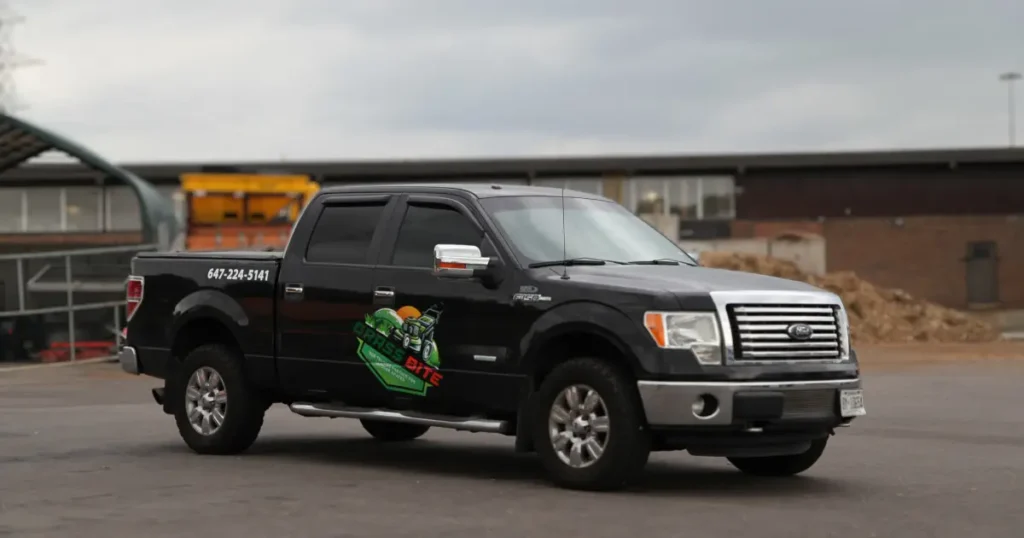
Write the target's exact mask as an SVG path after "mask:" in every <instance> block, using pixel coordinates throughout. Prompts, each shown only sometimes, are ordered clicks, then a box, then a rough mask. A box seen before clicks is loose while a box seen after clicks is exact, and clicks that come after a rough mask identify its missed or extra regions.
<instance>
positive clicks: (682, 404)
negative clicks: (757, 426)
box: [637, 378, 861, 426]
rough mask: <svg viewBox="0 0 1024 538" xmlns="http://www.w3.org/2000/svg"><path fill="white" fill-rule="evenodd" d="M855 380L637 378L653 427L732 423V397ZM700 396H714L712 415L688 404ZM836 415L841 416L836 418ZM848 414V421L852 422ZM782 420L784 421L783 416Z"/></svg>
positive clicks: (855, 382) (843, 385)
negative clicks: (698, 413)
mask: <svg viewBox="0 0 1024 538" xmlns="http://www.w3.org/2000/svg"><path fill="white" fill-rule="evenodd" d="M859 388H861V381H860V379H859V378H857V379H832V380H824V381H772V382H761V381H707V382H699V381H695V382H690V381H637V389H638V391H639V393H640V400H641V402H642V403H643V408H644V414H645V416H646V417H647V422H648V424H650V425H652V426H731V425H734V423H733V420H734V418H733V407H732V406H733V397H734V396H735V395H736V394H740V393H744V392H761V391H776V392H780V391H781V392H788V393H795V392H801V391H812V390H822V389H824V390H835V391H839V390H843V389H859ZM702 395H710V396H713V397H714V398H715V399H716V400H717V401H718V409H717V410H716V411H715V413H713V414H712V415H711V416H708V417H698V416H696V415H694V414H693V411H692V409H691V405H692V404H693V403H694V402H695V401H696V400H697V399H698V398H699V397H700V396H702ZM837 418H842V417H838V414H837ZM853 418H854V417H850V418H849V419H848V420H847V422H849V421H852V420H853ZM781 420H783V421H785V420H787V417H786V415H783V417H782V419H781Z"/></svg>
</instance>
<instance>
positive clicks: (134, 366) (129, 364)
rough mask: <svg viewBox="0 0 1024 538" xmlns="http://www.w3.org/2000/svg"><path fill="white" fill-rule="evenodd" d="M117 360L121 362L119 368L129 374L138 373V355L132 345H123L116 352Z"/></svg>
mask: <svg viewBox="0 0 1024 538" xmlns="http://www.w3.org/2000/svg"><path fill="white" fill-rule="evenodd" d="M117 362H120V363H121V369H122V370H124V371H125V372H128V373H129V374H135V375H138V374H139V356H138V354H136V353H135V348H134V347H132V346H124V347H122V348H121V351H120V352H119V353H118V354H117Z"/></svg>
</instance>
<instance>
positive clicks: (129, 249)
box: [0, 244, 160, 361]
mask: <svg viewBox="0 0 1024 538" xmlns="http://www.w3.org/2000/svg"><path fill="white" fill-rule="evenodd" d="M159 249H160V247H159V245H158V244H143V245H125V246H116V247H99V248H78V249H70V250H52V251H41V252H26V253H16V254H0V268H2V269H0V270H4V272H6V269H9V268H10V266H9V264H11V263H13V264H14V273H15V274H14V275H12V276H14V280H15V281H16V282H17V295H16V297H17V299H16V301H17V306H18V307H17V309H13V310H12V309H6V308H5V309H3V310H0V319H9V318H17V317H22V316H31V315H45V314H64V313H66V314H67V318H68V344H69V346H70V348H69V352H70V360H71V361H75V360H76V358H77V357H76V344H75V339H76V336H75V329H76V323H75V313H77V312H83V311H95V310H105V309H109V310H111V311H112V313H113V314H112V321H113V332H114V338H115V345H120V343H121V308H123V307H124V306H125V299H124V289H125V288H124V286H125V284H126V281H127V278H128V274H129V272H130V271H131V265H130V264H131V262H130V259H129V260H126V261H125V262H124V263H123V264H116V263H110V262H109V261H107V262H105V263H103V264H90V265H92V266H93V267H95V266H97V265H102V266H104V268H105V269H107V270H109V271H110V272H109V273H108V274H106V275H103V276H104V277H106V278H104V280H103V281H102V282H97V281H96V280H95V278H97V277H99V276H100V275H97V274H96V273H95V272H94V271H90V270H88V269H86V268H84V267H81V268H80V271H79V277H78V278H77V279H76V276H75V270H74V267H75V262H76V261H79V262H80V263H81V262H82V261H83V259H84V260H85V261H88V259H87V258H88V257H97V256H103V257H105V258H107V257H111V256H113V257H116V256H117V255H130V256H134V255H135V254H137V253H139V252H144V251H154V250H159ZM54 260H60V261H59V262H55V261H54ZM58 263H59V265H60V266H62V269H63V279H59V280H46V281H45V282H44V281H43V280H44V276H46V275H48V274H50V273H51V272H52V271H53V269H55V268H56V267H57V266H58ZM5 265H6V266H7V267H6V268H4V267H3V266H5ZM118 265H123V268H124V271H123V273H122V276H121V277H120V279H118V278H117V277H116V276H112V275H111V274H110V273H113V274H114V275H116V273H117V271H116V267H117V266H118ZM29 271H33V276H32V277H31V278H28V279H26V275H27V274H28V272H29ZM104 272H106V271H104ZM83 276H84V277H85V278H83ZM90 277H92V278H93V280H90ZM2 281H3V282H4V283H5V284H6V283H7V282H9V281H10V279H9V278H3V280H2ZM119 291H120V292H121V297H120V298H118V299H116V300H114V299H109V300H94V301H92V302H84V303H81V304H75V294H76V292H78V293H93V294H95V293H100V294H105V295H110V294H113V293H117V292H119ZM29 292H31V293H33V297H32V299H35V298H37V297H43V298H46V299H48V300H44V301H41V302H43V303H44V306H33V305H31V304H30V303H34V302H37V301H30V297H29V296H28V293H29ZM4 293H5V294H6V293H7V290H6V285H5V289H4ZM60 293H63V294H64V303H63V304H57V305H53V304H48V305H45V304H46V303H52V302H54V301H53V297H54V296H56V295H58V294H60ZM4 299H5V304H6V299H7V297H5V298H4Z"/></svg>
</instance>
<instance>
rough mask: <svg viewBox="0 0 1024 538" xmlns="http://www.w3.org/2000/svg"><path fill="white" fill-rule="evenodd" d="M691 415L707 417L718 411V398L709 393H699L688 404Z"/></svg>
mask: <svg viewBox="0 0 1024 538" xmlns="http://www.w3.org/2000/svg"><path fill="white" fill-rule="evenodd" d="M690 411H692V412H693V416H695V417H697V418H702V419H708V418H711V417H713V416H715V414H717V413H718V399H716V398H715V397H714V396H712V395H710V394H701V395H700V396H697V399H696V400H694V401H693V403H692V404H690Z"/></svg>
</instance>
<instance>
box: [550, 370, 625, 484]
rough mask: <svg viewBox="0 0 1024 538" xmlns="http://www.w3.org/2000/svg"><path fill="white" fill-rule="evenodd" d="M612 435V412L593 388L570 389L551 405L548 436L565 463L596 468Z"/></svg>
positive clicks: (577, 386) (574, 387)
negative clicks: (610, 427) (610, 421)
mask: <svg viewBox="0 0 1024 538" xmlns="http://www.w3.org/2000/svg"><path fill="white" fill-rule="evenodd" d="M609 434H610V430H609V419H608V409H607V407H606V406H605V403H604V400H603V399H602V398H601V395H600V394H598V393H597V391H596V390H594V389H592V388H591V387H588V386H586V385H572V386H570V387H567V388H566V389H565V390H563V391H562V392H561V393H559V394H558V397H557V398H555V401H554V403H552V404H551V412H550V413H549V414H548V435H549V437H550V438H551V446H553V447H554V449H555V454H557V455H558V458H559V459H560V460H562V463H565V464H566V465H568V466H570V467H573V468H577V469H580V468H584V467H589V466H590V465H593V464H594V463H596V462H597V460H599V459H600V458H601V455H602V454H604V450H605V448H606V447H607V446H608V439H609Z"/></svg>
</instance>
